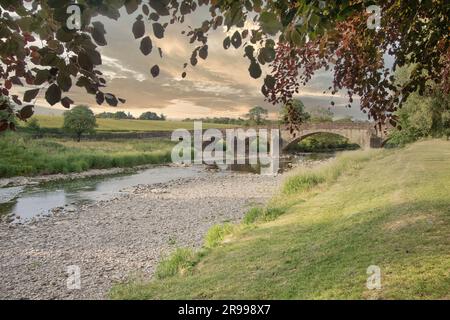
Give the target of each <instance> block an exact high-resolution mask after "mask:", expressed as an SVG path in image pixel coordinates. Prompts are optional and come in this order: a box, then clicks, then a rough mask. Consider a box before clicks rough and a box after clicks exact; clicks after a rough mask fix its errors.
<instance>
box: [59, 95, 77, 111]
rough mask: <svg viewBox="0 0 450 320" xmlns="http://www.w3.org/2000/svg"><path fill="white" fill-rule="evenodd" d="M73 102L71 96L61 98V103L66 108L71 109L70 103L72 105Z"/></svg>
mask: <svg viewBox="0 0 450 320" xmlns="http://www.w3.org/2000/svg"><path fill="white" fill-rule="evenodd" d="M73 103H74V102H73V100H72V99H70V98H69V97H64V98H62V99H61V104H62V105H63V107H64V108H66V109H70V105H72V104H73Z"/></svg>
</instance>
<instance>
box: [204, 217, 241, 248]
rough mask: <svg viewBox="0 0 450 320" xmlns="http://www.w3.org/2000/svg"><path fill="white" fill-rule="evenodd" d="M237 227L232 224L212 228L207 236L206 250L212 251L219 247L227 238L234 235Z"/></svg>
mask: <svg viewBox="0 0 450 320" xmlns="http://www.w3.org/2000/svg"><path fill="white" fill-rule="evenodd" d="M234 229H235V226H233V225H232V224H231V223H225V224H217V225H214V226H212V227H211V228H210V229H209V230H208V233H207V234H206V236H205V244H204V246H205V248H208V249H211V248H215V247H217V246H218V245H219V244H221V243H222V241H223V240H224V239H225V237H226V236H228V235H230V234H231V233H233V231H234Z"/></svg>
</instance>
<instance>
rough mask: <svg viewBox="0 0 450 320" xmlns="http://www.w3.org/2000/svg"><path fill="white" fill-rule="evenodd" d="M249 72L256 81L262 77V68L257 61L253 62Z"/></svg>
mask: <svg viewBox="0 0 450 320" xmlns="http://www.w3.org/2000/svg"><path fill="white" fill-rule="evenodd" d="M248 71H249V72H250V76H251V77H252V78H254V79H258V78H259V77H261V74H262V70H261V66H260V65H259V63H258V62H256V60H253V61H252V63H251V64H250V67H249V68H248Z"/></svg>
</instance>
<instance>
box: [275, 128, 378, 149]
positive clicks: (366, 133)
mask: <svg viewBox="0 0 450 320" xmlns="http://www.w3.org/2000/svg"><path fill="white" fill-rule="evenodd" d="M318 133H333V134H337V135H340V136H342V137H345V138H347V139H348V140H349V142H351V143H355V144H358V145H359V146H360V147H361V148H363V149H368V148H381V147H382V146H383V144H384V141H385V139H386V136H385V134H384V133H383V130H381V131H379V130H376V129H375V125H374V124H373V123H333V122H330V123H328V122H326V123H317V124H302V125H301V126H300V127H299V128H298V129H297V130H294V131H293V132H291V131H290V130H289V129H288V128H280V140H281V149H282V150H286V149H288V148H289V146H291V145H293V144H295V143H298V142H300V141H301V140H303V139H305V138H307V137H309V136H312V135H315V134H318Z"/></svg>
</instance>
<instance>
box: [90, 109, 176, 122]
mask: <svg viewBox="0 0 450 320" xmlns="http://www.w3.org/2000/svg"><path fill="white" fill-rule="evenodd" d="M96 117H97V118H98V119H115V120H127V119H128V120H156V121H165V120H167V117H166V115H164V114H162V113H161V114H160V115H158V114H157V113H155V112H151V111H147V112H144V113H143V114H141V115H140V116H139V118H135V117H134V116H133V115H132V114H131V113H130V112H128V113H125V112H124V111H117V112H102V113H99V114H97V115H96Z"/></svg>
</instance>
